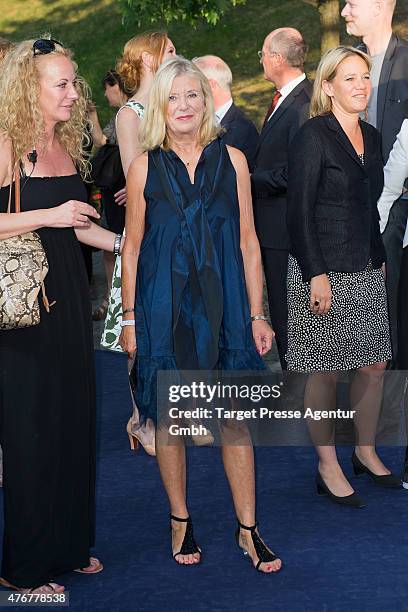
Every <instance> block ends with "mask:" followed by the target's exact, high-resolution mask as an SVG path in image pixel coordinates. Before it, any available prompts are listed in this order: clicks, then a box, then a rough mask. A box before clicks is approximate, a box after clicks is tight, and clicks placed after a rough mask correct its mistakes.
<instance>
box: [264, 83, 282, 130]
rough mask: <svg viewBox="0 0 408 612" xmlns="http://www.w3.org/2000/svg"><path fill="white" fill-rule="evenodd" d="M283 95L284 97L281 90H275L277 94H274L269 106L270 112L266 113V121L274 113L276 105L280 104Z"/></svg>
mask: <svg viewBox="0 0 408 612" xmlns="http://www.w3.org/2000/svg"><path fill="white" fill-rule="evenodd" d="M281 97H282V94H281V92H280V91H279V90H276V91H275V95H274V96H273V98H272V102H271V105H270V107H269V108H268V112H267V113H266V116H265V123H266V122H267V121H268V119H269V117H270V116H271V115H272V113H273V111H274V110H275V108H276V105H277V104H278V101H279V98H281Z"/></svg>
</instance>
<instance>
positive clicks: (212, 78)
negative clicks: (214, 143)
mask: <svg viewBox="0 0 408 612" xmlns="http://www.w3.org/2000/svg"><path fill="white" fill-rule="evenodd" d="M193 62H194V63H195V64H196V66H198V68H200V70H201V71H202V72H204V74H205V76H206V77H207V79H208V81H209V83H210V87H211V91H212V95H213V99H214V107H215V114H216V116H217V119H218V121H219V123H220V125H221V126H222V127H223V128H225V134H224V137H223V139H224V142H225V144H227V145H231V146H232V147H236V148H237V149H240V150H241V151H242V152H243V153H244V155H245V157H246V158H247V162H248V166H249V170H250V172H252V170H253V166H254V157H255V151H256V147H257V144H258V131H257V129H256V127H255V125H254V124H253V123H252V121H251V120H250V119H248V117H246V115H245V114H244V113H243V112H242V111H241V110H240V109H239V108H238V107H237V106H235V104H234V101H233V99H232V94H231V87H232V72H231V69H230V67H229V66H228V64H226V63H225V62H224V60H223V59H221V58H220V57H217V56H216V55H203V56H202V57H196V58H194V59H193Z"/></svg>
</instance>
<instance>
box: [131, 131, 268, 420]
mask: <svg viewBox="0 0 408 612" xmlns="http://www.w3.org/2000/svg"><path fill="white" fill-rule="evenodd" d="M148 156H149V157H148V174H147V180H146V186H145V190H144V196H145V200H146V217H145V234H144V238H143V241H142V244H141V249H140V254H139V262H138V271H137V280H136V303H135V319H136V341H137V357H136V360H135V366H134V369H133V372H132V378H133V384H134V385H135V391H136V403H137V405H138V407H139V410H140V412H141V414H142V415H143V416H144V417H145V418H146V417H150V418H152V419H153V420H156V412H157V407H156V402H157V395H156V381H157V372H158V370H169V369H171V370H183V369H184V370H213V369H218V370H264V369H265V365H264V362H263V360H262V358H261V357H260V356H259V354H258V353H257V351H256V348H255V344H254V341H253V337H252V324H251V319H250V312H249V305H248V297H247V292H246V285H245V277H244V267H243V260H242V255H241V249H240V225H239V216H240V215H239V203H238V195H237V181H236V174H235V169H234V167H233V165H232V163H231V160H230V157H229V154H228V151H227V149H226V146H225V145H224V144H223V143H222V141H221V140H220V139H216V140H214V141H213V142H211V143H210V144H209V145H208V146H207V147H205V149H204V151H203V153H202V155H201V158H200V160H199V162H198V165H197V168H196V172H195V179H194V184H192V183H191V182H190V178H189V175H188V172H187V169H186V167H185V165H184V163H183V162H182V161H181V159H180V158H179V157H178V156H177V154H176V153H174V152H173V151H163V150H162V149H156V150H155V151H150V152H149V153H148ZM159 165H160V166H161V168H162V170H164V172H165V173H166V175H167V178H168V181H167V188H168V189H167V190H166V186H163V182H162V180H161V176H160V173H159V171H158V166H159ZM169 190H171V192H170V191H169ZM166 194H167V195H166ZM169 194H171V195H172V198H171V199H172V202H170V197H169Z"/></svg>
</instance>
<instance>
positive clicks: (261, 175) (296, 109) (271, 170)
mask: <svg viewBox="0 0 408 612" xmlns="http://www.w3.org/2000/svg"><path fill="white" fill-rule="evenodd" d="M311 92H312V86H311V84H310V83H309V81H308V80H307V79H305V80H304V81H302V82H301V83H299V85H297V87H295V89H294V90H293V91H292V92H291V93H290V94H289V95H288V96H287V97H286V98H285V99H284V100H283V102H282V104H281V105H280V106H279V107H278V108H277V109H276V111H275V112H274V114H273V115H272V117H271V118H270V119H269V121H268V122H267V123H265V124H264V126H263V128H262V131H261V134H260V136H259V143H258V148H257V151H256V158H255V169H254V171H253V174H252V176H251V184H252V199H253V205H254V216H255V227H256V231H257V234H258V239H259V242H260V244H261V246H262V247H269V248H275V249H288V248H289V234H288V231H287V227H286V190H287V163H288V149H289V145H290V143H291V141H292V139H293V137H294V136H295V134H296V132H297V131H298V129H299V127H300V126H301V125H302V124H303V123H304V122H305V121H306V120H307V119H308V117H309V103H310V96H311Z"/></svg>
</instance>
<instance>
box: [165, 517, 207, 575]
mask: <svg viewBox="0 0 408 612" xmlns="http://www.w3.org/2000/svg"><path fill="white" fill-rule="evenodd" d="M170 519H172V520H173V521H176V522H178V523H187V526H186V533H185V534H184V539H183V543H182V545H181V548H180V550H179V552H176V553H174V555H173V559H174V560H175V562H176V563H178V565H198V563H201V556H202V553H201V548H200V547H199V546H198V545H197V542H196V541H195V539H194V531H193V522H192V520H191V517H190V516H189V517H188V518H179V517H178V516H174V514H170ZM170 529H172V526H171V523H170ZM194 553H200V561H198V563H191V564H190V563H179V562H178V561H177V557H178V556H179V555H194Z"/></svg>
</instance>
